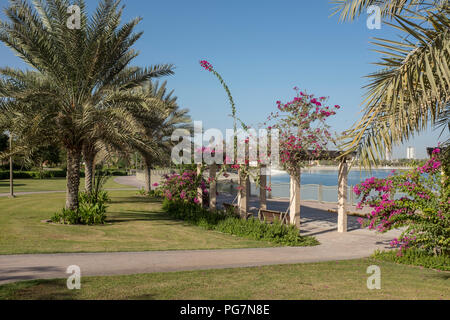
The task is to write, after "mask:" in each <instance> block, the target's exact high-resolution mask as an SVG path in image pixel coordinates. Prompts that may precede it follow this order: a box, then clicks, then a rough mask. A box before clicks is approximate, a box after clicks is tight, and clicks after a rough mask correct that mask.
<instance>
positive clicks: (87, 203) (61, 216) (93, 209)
mask: <svg viewBox="0 0 450 320" xmlns="http://www.w3.org/2000/svg"><path fill="white" fill-rule="evenodd" d="M107 201H109V197H108V194H107V193H106V192H104V191H102V193H101V196H100V197H99V198H94V197H93V196H92V195H91V194H86V193H80V195H79V207H78V210H68V209H65V208H64V209H62V210H61V212H57V213H55V215H54V216H53V217H52V218H51V221H52V222H54V223H60V224H71V225H76V224H79V225H98V224H105V221H106V209H107V208H108V207H107V206H106V202H107Z"/></svg>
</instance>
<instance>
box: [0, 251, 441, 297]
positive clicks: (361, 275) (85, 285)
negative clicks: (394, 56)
mask: <svg viewBox="0 0 450 320" xmlns="http://www.w3.org/2000/svg"><path fill="white" fill-rule="evenodd" d="M370 265H378V266H379V267H380V268H381V290H369V289H367V285H366V283H367V278H368V276H369V275H368V274H366V270H367V267H368V266H370ZM4 299H122V300H123V299H155V300H160V299H183V300H184V299H193V300H209V299H225V300H228V299H239V300H241V299H256V300H259V299H269V300H273V299H281V300H294V299H295V300H303V299H339V300H343V299H345V300H347V299H362V300H366V299H433V300H439V299H445V300H449V299H450V273H448V272H437V271H433V270H427V269H423V270H422V269H420V268H417V267H410V266H405V265H397V264H394V263H391V262H381V261H375V260H373V259H359V260H352V261H340V262H326V263H314V264H300V265H285V266H269V267H257V268H242V269H226V270H208V271H195V272H176V273H157V274H146V275H130V276H114V277H85V278H82V279H81V290H75V291H69V290H68V289H67V287H66V280H42V281H28V282H22V283H15V284H8V285H4V286H0V300H4Z"/></svg>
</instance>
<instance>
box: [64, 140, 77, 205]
mask: <svg viewBox="0 0 450 320" xmlns="http://www.w3.org/2000/svg"><path fill="white" fill-rule="evenodd" d="M80 162H81V150H76V149H74V150H70V149H69V150H67V191H66V209H69V210H77V209H78V191H79V188H80V166H81V165H80Z"/></svg>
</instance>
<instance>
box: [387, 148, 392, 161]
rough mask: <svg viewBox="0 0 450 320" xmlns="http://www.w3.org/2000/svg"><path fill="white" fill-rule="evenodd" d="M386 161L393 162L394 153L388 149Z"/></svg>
mask: <svg viewBox="0 0 450 320" xmlns="http://www.w3.org/2000/svg"><path fill="white" fill-rule="evenodd" d="M386 161H392V152H391V151H389V148H387V147H386Z"/></svg>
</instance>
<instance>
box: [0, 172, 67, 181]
mask: <svg viewBox="0 0 450 320" xmlns="http://www.w3.org/2000/svg"><path fill="white" fill-rule="evenodd" d="M65 177H66V171H64V170H52V171H14V178H15V179H51V178H65ZM6 179H9V171H0V180H6Z"/></svg>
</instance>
